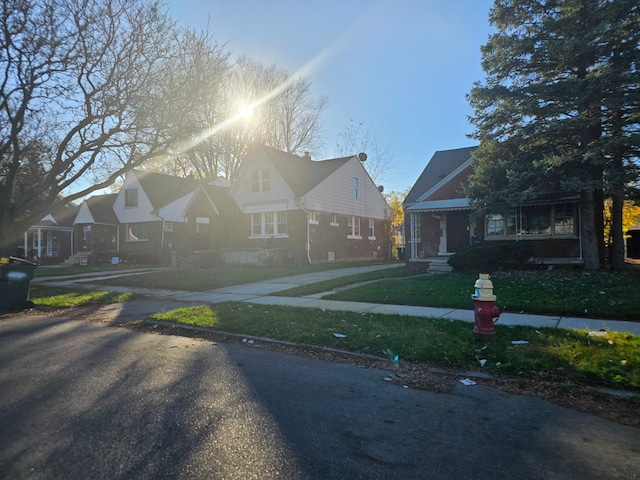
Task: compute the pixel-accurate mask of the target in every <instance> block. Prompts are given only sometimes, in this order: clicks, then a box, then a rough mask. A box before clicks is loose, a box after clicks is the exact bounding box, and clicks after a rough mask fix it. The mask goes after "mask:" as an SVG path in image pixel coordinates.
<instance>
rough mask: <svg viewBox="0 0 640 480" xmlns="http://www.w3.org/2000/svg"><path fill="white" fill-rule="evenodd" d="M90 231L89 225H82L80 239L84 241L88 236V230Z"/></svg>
mask: <svg viewBox="0 0 640 480" xmlns="http://www.w3.org/2000/svg"><path fill="white" fill-rule="evenodd" d="M90 231H91V225H85V226H84V227H82V240H84V241H86V240H87V237H88V236H89V232H90Z"/></svg>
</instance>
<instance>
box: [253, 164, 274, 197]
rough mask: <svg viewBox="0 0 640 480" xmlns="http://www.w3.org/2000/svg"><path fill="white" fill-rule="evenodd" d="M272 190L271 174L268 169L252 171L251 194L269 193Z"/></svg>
mask: <svg viewBox="0 0 640 480" xmlns="http://www.w3.org/2000/svg"><path fill="white" fill-rule="evenodd" d="M269 190H271V173H270V172H269V169H268V168H263V169H262V170H252V171H251V192H252V193H256V192H268V191H269Z"/></svg>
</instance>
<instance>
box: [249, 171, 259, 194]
mask: <svg viewBox="0 0 640 480" xmlns="http://www.w3.org/2000/svg"><path fill="white" fill-rule="evenodd" d="M259 191H260V172H258V170H253V171H252V172H251V192H253V193H255V192H259Z"/></svg>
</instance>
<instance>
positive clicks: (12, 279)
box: [0, 257, 37, 312]
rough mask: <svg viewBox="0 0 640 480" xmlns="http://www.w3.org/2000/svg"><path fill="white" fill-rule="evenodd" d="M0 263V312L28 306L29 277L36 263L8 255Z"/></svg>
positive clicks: (30, 304)
mask: <svg viewBox="0 0 640 480" xmlns="http://www.w3.org/2000/svg"><path fill="white" fill-rule="evenodd" d="M8 260H9V263H5V262H4V261H6V259H4V258H3V262H2V263H0V312H15V311H16V310H23V309H25V308H29V307H30V306H32V305H33V304H32V303H31V302H30V301H29V288H30V287H31V279H32V278H33V274H34V272H35V270H36V267H37V265H36V264H35V263H33V262H29V261H27V260H23V259H22V258H17V257H9V259H8Z"/></svg>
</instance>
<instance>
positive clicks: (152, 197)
mask: <svg viewBox="0 0 640 480" xmlns="http://www.w3.org/2000/svg"><path fill="white" fill-rule="evenodd" d="M133 173H134V174H135V176H136V178H137V179H138V182H140V186H141V187H142V189H143V190H144V193H145V194H146V195H147V198H148V199H149V201H150V202H151V205H152V206H153V209H154V210H159V209H160V208H162V207H164V206H165V205H168V204H169V203H171V202H173V201H174V200H177V199H178V198H180V197H183V196H185V195H187V194H188V193H189V192H193V191H194V190H196V189H197V188H198V185H199V183H200V182H199V181H198V180H194V179H193V178H182V177H174V176H172V175H165V174H164V173H156V172H149V171H147V170H134V171H133Z"/></svg>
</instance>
